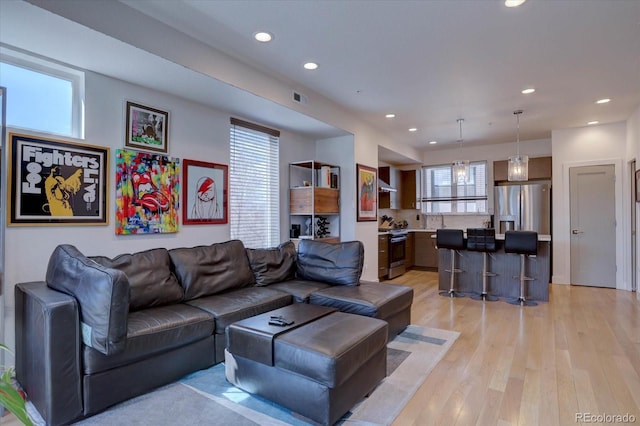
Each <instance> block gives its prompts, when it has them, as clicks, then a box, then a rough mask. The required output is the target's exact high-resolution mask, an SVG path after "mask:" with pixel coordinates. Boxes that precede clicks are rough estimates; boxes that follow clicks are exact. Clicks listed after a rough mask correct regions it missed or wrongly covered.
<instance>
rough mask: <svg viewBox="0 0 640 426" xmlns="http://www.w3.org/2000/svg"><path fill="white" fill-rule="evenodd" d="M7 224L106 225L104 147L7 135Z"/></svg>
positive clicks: (106, 161) (107, 151) (106, 182)
mask: <svg viewBox="0 0 640 426" xmlns="http://www.w3.org/2000/svg"><path fill="white" fill-rule="evenodd" d="M9 167H10V171H9V175H10V188H9V209H8V210H7V212H8V224H9V225H106V224H107V223H108V219H107V203H108V198H109V197H108V194H107V188H108V187H109V186H108V178H107V170H108V169H109V148H106V147H97V146H91V145H84V144H79V143H75V142H74V143H71V142H65V141H60V140H54V139H49V138H46V139H45V138H40V137H35V136H28V135H21V134H16V133H10V134H9Z"/></svg>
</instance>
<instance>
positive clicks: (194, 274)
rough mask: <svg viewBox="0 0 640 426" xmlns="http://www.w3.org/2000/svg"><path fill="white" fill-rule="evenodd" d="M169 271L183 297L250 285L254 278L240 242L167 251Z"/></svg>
mask: <svg viewBox="0 0 640 426" xmlns="http://www.w3.org/2000/svg"><path fill="white" fill-rule="evenodd" d="M169 257H170V258H171V262H172V263H173V268H174V269H173V271H174V272H175V274H176V277H177V278H178V281H179V282H180V285H182V288H184V299H185V300H193V299H197V298H198V297H202V296H209V295H212V294H216V293H222V292H224V291H228V290H232V289H238V288H243V287H248V286H251V285H253V284H254V283H255V278H254V276H253V272H251V268H250V267H249V259H247V255H246V253H245V248H244V245H243V244H242V241H239V240H231V241H226V242H224V243H217V244H212V245H210V246H198V247H191V248H177V249H172V250H169Z"/></svg>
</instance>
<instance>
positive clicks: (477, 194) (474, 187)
mask: <svg viewBox="0 0 640 426" xmlns="http://www.w3.org/2000/svg"><path fill="white" fill-rule="evenodd" d="M486 172H487V162H486V161H478V162H472V163H470V165H469V173H470V175H469V181H468V182H456V181H455V180H454V177H453V166H452V165H450V164H445V165H438V166H424V167H423V168H422V212H423V213H425V214H433V213H435V214H442V213H487V173H486Z"/></svg>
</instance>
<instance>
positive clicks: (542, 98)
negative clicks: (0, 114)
mask: <svg viewBox="0 0 640 426" xmlns="http://www.w3.org/2000/svg"><path fill="white" fill-rule="evenodd" d="M122 2H123V3H125V4H127V5H129V6H130V7H132V8H135V9H137V10H139V11H140V12H143V13H145V14H147V15H149V16H151V17H154V18H155V19H157V20H160V21H162V22H163V23H165V24H167V25H169V26H172V27H174V28H176V29H179V30H180V31H182V32H184V33H186V34H188V35H190V36H192V37H194V38H196V39H198V40H200V41H202V42H205V43H207V44H210V45H211V46H213V47H215V48H216V49H218V50H221V51H223V52H225V53H227V54H229V55H232V56H233V57H235V58H237V59H238V60H240V61H243V62H246V63H247V64H250V65H251V66H253V67H256V68H258V69H260V70H262V71H263V72H265V73H268V74H271V75H273V76H275V77H280V78H286V79H288V80H291V81H295V82H297V83H298V84H300V85H301V86H302V87H307V88H309V89H311V90H313V91H315V92H318V93H320V94H323V95H325V96H326V97H327V98H329V99H331V100H333V101H335V102H337V103H339V104H341V105H343V106H345V107H347V108H349V109H351V110H352V111H353V112H354V113H356V114H357V115H359V116H360V117H362V118H363V119H364V120H365V121H367V122H368V123H370V124H372V125H373V126H375V127H376V128H377V129H379V130H380V131H382V132H385V133H386V134H388V135H390V136H391V137H392V138H393V139H394V140H396V141H398V142H401V143H406V144H410V145H412V146H415V147H417V148H418V149H421V150H429V149H439V148H443V147H444V148H450V147H452V146H458V145H457V142H456V141H458V140H459V139H460V138H459V133H460V128H459V125H458V123H457V119H458V118H464V122H463V126H462V138H463V140H464V143H465V144H479V145H482V144H489V143H504V142H511V141H514V140H515V139H516V118H515V116H514V115H513V111H514V110H516V109H522V110H523V111H524V112H523V114H522V115H521V117H520V139H522V140H532V139H543V138H550V137H551V131H552V130H554V129H562V128H571V127H582V126H586V125H587V122H589V121H594V120H597V121H599V122H600V123H601V124H604V123H612V122H619V121H623V120H626V119H627V118H628V117H629V116H630V115H631V113H632V112H633V110H634V108H635V107H637V106H638V105H639V104H640V1H637V0H616V1H607V0H584V1H574V0H556V1H549V0H529V1H527V2H526V3H525V4H524V5H522V6H520V7H518V8H507V7H505V6H504V4H503V1H501V0H456V1H450V0H442V1H439V0H431V1H391V0H388V1H384V0H380V1H358V0H350V1H328V0H327V1H321V0H317V1H269V0H262V1H253V0H250V1H240V0H233V1H171V2H169V1H166V0H146V1H137V0H122ZM257 31H269V32H270V33H272V34H273V35H274V40H273V41H271V42H270V43H266V44H262V43H259V42H257V41H255V40H254V39H253V34H254V33H255V32H257ZM307 61H314V62H317V63H318V64H319V65H320V67H319V68H318V69H317V70H315V71H306V70H304V69H303V68H302V64H303V63H304V62H307ZM529 87H534V88H535V89H536V91H535V93H533V94H529V95H524V94H522V93H521V91H522V90H523V89H525V88H529ZM602 98H610V99H611V102H609V103H607V104H596V100H598V99H602ZM386 113H395V114H396V118H393V119H387V118H385V114H386ZM410 127H415V128H417V129H418V130H417V131H415V132H409V131H408V129H409V128H410ZM433 140H435V141H437V142H438V144H436V145H430V144H429V142H430V141H433Z"/></svg>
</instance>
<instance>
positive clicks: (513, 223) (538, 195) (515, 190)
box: [494, 181, 551, 234]
mask: <svg viewBox="0 0 640 426" xmlns="http://www.w3.org/2000/svg"><path fill="white" fill-rule="evenodd" d="M494 213H495V221H496V222H495V227H496V232H499V233H500V234H504V232H505V231H508V230H515V231H536V232H537V233H538V234H551V183H550V182H548V181H541V182H535V183H523V184H516V185H513V184H505V185H499V186H496V187H495V212H494Z"/></svg>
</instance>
